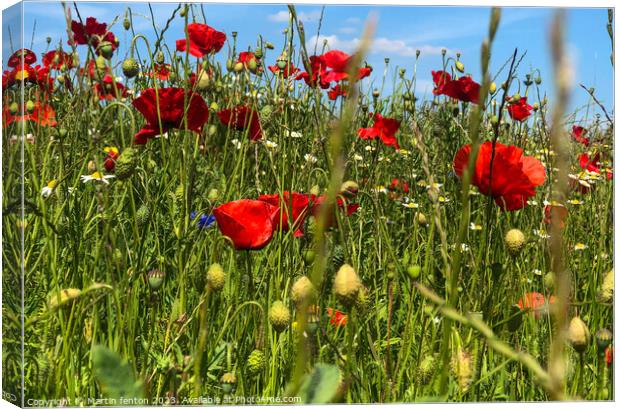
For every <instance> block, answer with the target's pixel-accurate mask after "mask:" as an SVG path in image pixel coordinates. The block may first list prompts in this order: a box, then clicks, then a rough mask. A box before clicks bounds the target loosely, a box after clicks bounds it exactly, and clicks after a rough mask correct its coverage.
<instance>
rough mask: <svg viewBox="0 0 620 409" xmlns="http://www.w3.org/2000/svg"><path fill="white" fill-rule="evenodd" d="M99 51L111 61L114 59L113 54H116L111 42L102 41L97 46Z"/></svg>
mask: <svg viewBox="0 0 620 409" xmlns="http://www.w3.org/2000/svg"><path fill="white" fill-rule="evenodd" d="M97 51H98V53H99V54H100V55H101V56H103V57H104V58H107V59H108V60H109V59H110V58H112V54H114V47H113V45H112V43H111V42H109V41H102V42H101V43H99V45H98V46H97Z"/></svg>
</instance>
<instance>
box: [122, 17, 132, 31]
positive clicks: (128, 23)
mask: <svg viewBox="0 0 620 409" xmlns="http://www.w3.org/2000/svg"><path fill="white" fill-rule="evenodd" d="M123 28H124V29H125V30H129V29H130V28H131V21H129V19H128V18H127V17H125V19H124V20H123Z"/></svg>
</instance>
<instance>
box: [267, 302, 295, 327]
mask: <svg viewBox="0 0 620 409" xmlns="http://www.w3.org/2000/svg"><path fill="white" fill-rule="evenodd" d="M268 315H269V322H270V323H271V325H272V326H273V329H274V330H275V331H276V332H282V331H284V330H285V329H286V327H288V325H289V323H290V321H291V313H290V312H289V310H288V308H286V305H284V303H283V302H282V301H275V302H274V303H273V304H271V308H270V309H269V314H268Z"/></svg>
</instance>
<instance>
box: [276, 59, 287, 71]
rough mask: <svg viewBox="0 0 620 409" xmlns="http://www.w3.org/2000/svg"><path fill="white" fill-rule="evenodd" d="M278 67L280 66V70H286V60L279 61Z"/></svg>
mask: <svg viewBox="0 0 620 409" xmlns="http://www.w3.org/2000/svg"><path fill="white" fill-rule="evenodd" d="M276 65H277V66H278V68H279V69H281V70H283V69H285V68H286V61H285V60H278V62H277V63H276Z"/></svg>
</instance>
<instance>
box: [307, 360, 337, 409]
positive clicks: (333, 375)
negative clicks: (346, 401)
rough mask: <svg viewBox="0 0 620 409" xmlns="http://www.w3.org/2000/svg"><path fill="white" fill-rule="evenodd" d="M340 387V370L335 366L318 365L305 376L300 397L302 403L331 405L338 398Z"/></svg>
mask: <svg viewBox="0 0 620 409" xmlns="http://www.w3.org/2000/svg"><path fill="white" fill-rule="evenodd" d="M338 385H340V370H339V369H338V367H336V366H334V365H326V364H317V365H316V366H315V367H314V370H313V371H312V372H311V373H309V374H308V375H306V376H305V378H304V381H303V383H302V384H301V388H300V390H299V397H300V398H301V401H302V403H329V402H331V401H332V399H334V397H335V396H336V392H337V391H338Z"/></svg>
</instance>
